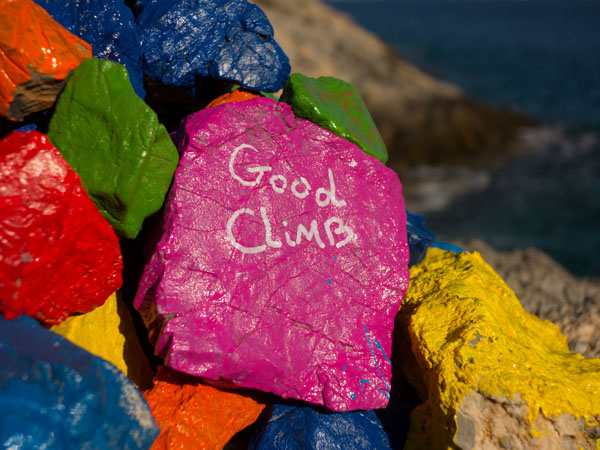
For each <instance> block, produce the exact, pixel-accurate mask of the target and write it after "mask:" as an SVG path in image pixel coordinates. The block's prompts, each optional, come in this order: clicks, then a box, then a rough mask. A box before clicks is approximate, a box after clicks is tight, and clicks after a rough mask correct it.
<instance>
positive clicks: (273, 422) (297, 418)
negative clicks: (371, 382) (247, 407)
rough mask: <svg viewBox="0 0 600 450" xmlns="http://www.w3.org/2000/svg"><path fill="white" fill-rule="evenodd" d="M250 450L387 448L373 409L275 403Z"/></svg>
mask: <svg viewBox="0 0 600 450" xmlns="http://www.w3.org/2000/svg"><path fill="white" fill-rule="evenodd" d="M250 448H251V449H254V450H259V449H264V450H267V449H289V448H302V449H311V448H312V449H325V448H326V449H340V450H342V449H344V450H345V449H356V450H358V449H365V450H367V449H368V450H375V449H389V448H391V447H390V442H389V440H388V437H387V434H386V433H385V431H384V430H383V427H382V425H381V422H380V421H379V419H378V418H377V416H376V415H375V412H374V411H354V412H341V413H330V412H326V411H317V410H316V409H313V408H311V407H308V406H287V405H281V404H276V405H273V406H272V411H271V413H270V415H269V418H268V419H267V421H266V423H265V424H264V425H263V426H262V427H261V428H260V430H259V431H258V433H257V435H256V436H255V438H254V439H253V441H252V444H251V445H250Z"/></svg>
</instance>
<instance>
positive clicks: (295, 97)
mask: <svg viewBox="0 0 600 450" xmlns="http://www.w3.org/2000/svg"><path fill="white" fill-rule="evenodd" d="M280 101H282V102H286V103H287V104H289V105H290V106H291V107H292V110H293V111H294V114H295V115H296V117H302V118H303V119H306V120H310V121H311V122H312V123H315V124H317V125H319V126H320V127H322V128H325V129H327V130H329V131H331V132H332V133H333V134H337V135H338V136H340V137H343V138H344V139H348V140H349V141H350V142H354V143H355V144H356V145H358V146H359V147H360V148H361V149H362V150H363V151H365V152H366V153H367V154H369V155H371V156H374V157H375V158H377V159H378V160H380V161H381V162H382V163H384V164H385V163H386V162H387V160H388V154H387V150H386V148H385V144H384V142H383V138H382V137H381V134H379V130H378V129H377V126H376V125H375V124H374V123H373V119H372V118H371V114H369V111H368V109H367V107H366V106H365V104H364V102H363V99H362V97H361V96H360V94H359V93H358V91H357V90H356V88H355V87H354V86H352V85H351V84H350V83H347V82H345V81H343V80H339V79H337V78H333V77H319V78H310V77H307V76H306V75H302V74H300V73H293V74H292V75H290V77H289V78H288V80H287V81H286V82H285V85H284V87H283V93H282V94H281V98H280Z"/></svg>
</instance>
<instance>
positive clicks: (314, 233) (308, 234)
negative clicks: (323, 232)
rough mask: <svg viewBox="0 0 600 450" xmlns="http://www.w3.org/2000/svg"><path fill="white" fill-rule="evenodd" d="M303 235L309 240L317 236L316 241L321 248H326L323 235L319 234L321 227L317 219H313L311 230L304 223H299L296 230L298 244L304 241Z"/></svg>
mask: <svg viewBox="0 0 600 450" xmlns="http://www.w3.org/2000/svg"><path fill="white" fill-rule="evenodd" d="M302 235H304V237H306V240H307V241H311V240H312V239H313V237H314V238H315V242H316V243H317V244H318V245H319V247H321V248H325V244H323V241H322V240H321V236H319V229H318V228H317V221H316V220H313V221H312V222H311V223H310V231H309V230H307V229H306V227H305V226H304V225H302V224H299V225H298V229H297V230H296V244H300V242H301V241H302Z"/></svg>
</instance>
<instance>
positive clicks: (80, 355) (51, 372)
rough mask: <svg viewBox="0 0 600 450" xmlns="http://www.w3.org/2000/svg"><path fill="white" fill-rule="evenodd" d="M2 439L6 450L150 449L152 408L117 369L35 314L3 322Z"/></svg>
mask: <svg viewBox="0 0 600 450" xmlns="http://www.w3.org/2000/svg"><path fill="white" fill-rule="evenodd" d="M0 358H1V360H2V370H1V371H0V408H2V414H0V441H1V442H2V443H3V446H4V447H5V448H19V449H21V448H23V449H25V448H60V449H62V448H64V449H84V448H87V449H100V448H101V449H107V450H123V449H132V450H133V449H140V450H141V449H148V448H150V445H151V444H152V442H153V441H154V438H155V437H156V436H157V435H158V431H159V430H158V427H157V426H156V423H155V422H154V420H153V419H152V416H151V415H150V409H149V407H148V404H147V403H146V401H145V400H144V397H143V396H142V394H141V392H139V391H138V390H137V389H136V387H135V385H134V384H133V383H132V382H131V381H130V380H128V379H127V377H125V375H123V373H122V372H121V371H120V370H118V369H117V368H116V367H114V366H113V365H112V364H110V363H108V362H106V361H104V360H102V359H100V358H98V357H96V356H94V355H92V354H91V353H88V352H86V351H85V350H83V349H81V348H79V347H77V346H76V345H74V344H72V343H70V342H69V341H68V340H66V339H65V338H63V337H62V336H59V335H57V334H55V333H52V332H51V331H49V330H46V329H45V328H43V327H41V326H40V325H39V324H38V323H37V322H36V321H35V320H34V319H32V318H30V317H21V318H19V319H15V320H5V319H2V318H0Z"/></svg>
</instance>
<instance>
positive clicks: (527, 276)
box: [460, 239, 600, 358]
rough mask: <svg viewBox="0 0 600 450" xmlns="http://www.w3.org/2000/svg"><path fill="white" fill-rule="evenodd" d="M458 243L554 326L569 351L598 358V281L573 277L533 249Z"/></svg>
mask: <svg viewBox="0 0 600 450" xmlns="http://www.w3.org/2000/svg"><path fill="white" fill-rule="evenodd" d="M460 244H461V245H462V246H463V247H465V248H466V249H468V250H477V251H478V252H480V253H481V255H482V256H483V257H484V259H485V260H486V261H487V262H488V263H489V264H490V265H491V266H492V267H493V268H494V270H495V271H496V272H498V274H499V275H500V276H501V277H502V278H503V279H504V280H505V281H506V284H508V285H509V286H510V288H511V289H513V290H514V291H515V294H516V295H517V297H518V298H519V300H520V301H521V304H522V305H523V307H524V308H525V309H526V310H527V311H528V312H530V313H532V314H535V315H536V316H538V317H540V318H542V319H547V320H550V321H552V322H554V323H555V324H557V325H558V327H559V328H560V331H561V332H562V333H563V334H564V335H565V336H567V340H568V343H569V348H570V349H571V351H573V352H576V353H581V354H582V355H583V356H585V357H586V358H598V357H600V339H598V336H600V280H598V279H597V278H596V279H594V278H578V277H575V276H574V275H573V274H572V273H570V272H569V271H567V270H566V269H565V268H564V267H562V266H561V265H560V264H558V263H557V262H556V261H555V260H553V259H552V258H551V257H550V256H549V255H548V254H546V253H544V252H542V251H541V250H538V249H535V248H526V249H514V250H511V251H498V250H495V249H493V248H492V247H490V246H489V245H488V244H486V243H485V242H483V241H481V240H479V239H469V240H466V241H464V242H461V243H460Z"/></svg>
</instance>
